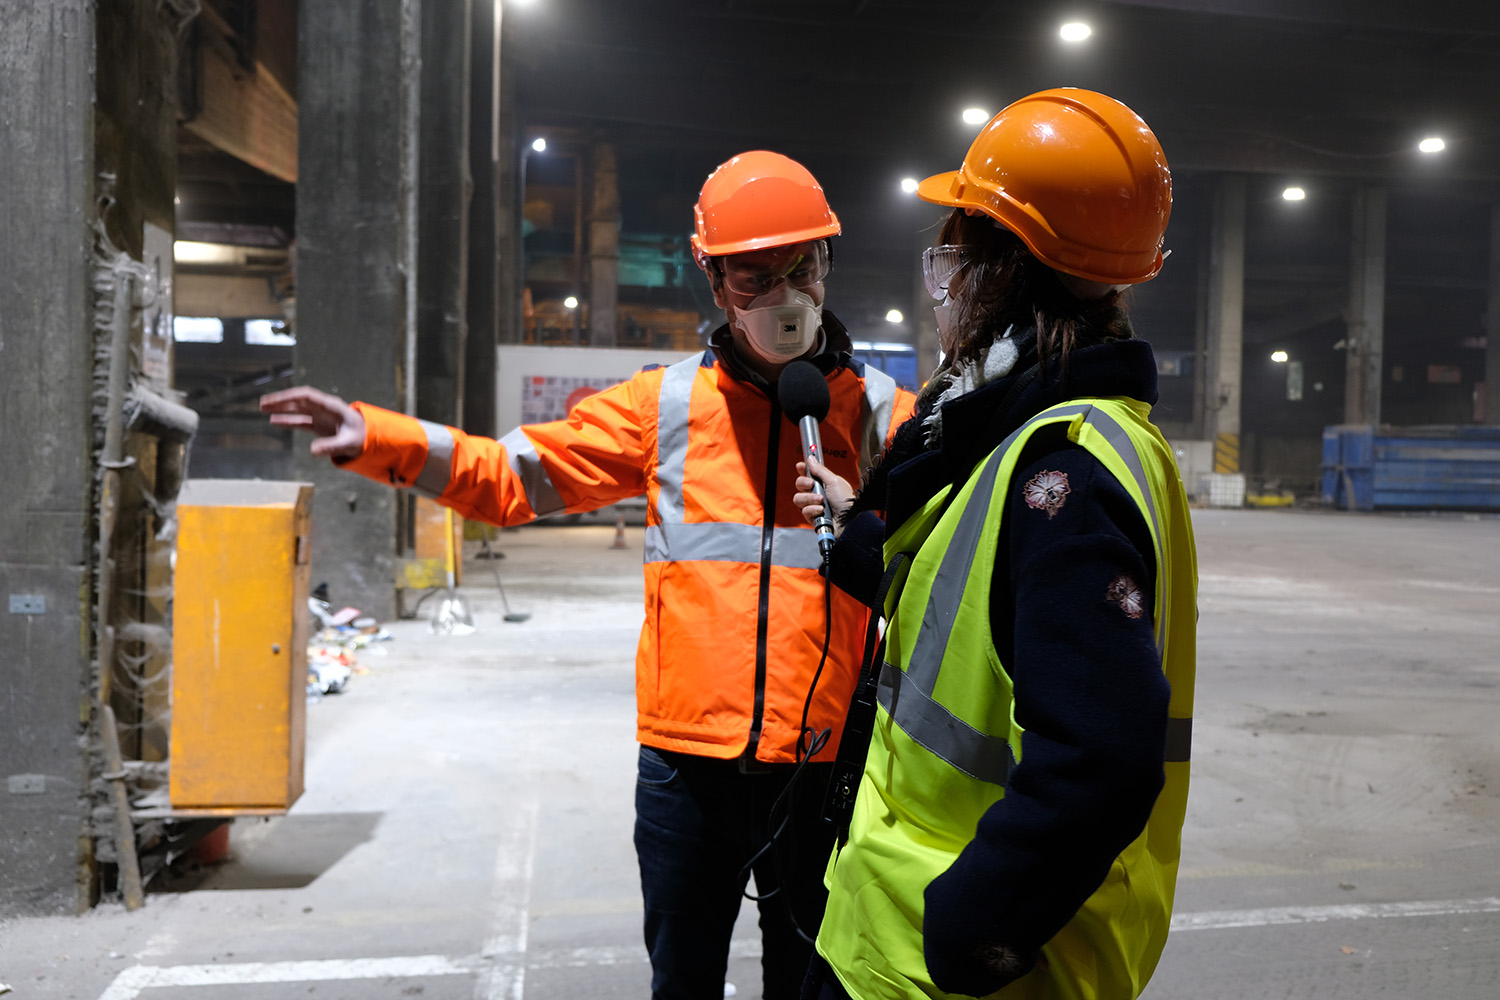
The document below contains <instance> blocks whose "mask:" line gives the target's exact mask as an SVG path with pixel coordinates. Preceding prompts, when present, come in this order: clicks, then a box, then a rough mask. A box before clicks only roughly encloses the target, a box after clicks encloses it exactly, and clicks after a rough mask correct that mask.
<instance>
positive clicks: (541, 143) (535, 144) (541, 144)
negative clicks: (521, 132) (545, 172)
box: [531, 136, 547, 153]
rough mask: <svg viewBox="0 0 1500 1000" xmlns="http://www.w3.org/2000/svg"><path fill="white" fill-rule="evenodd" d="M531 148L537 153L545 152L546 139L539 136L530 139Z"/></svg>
mask: <svg viewBox="0 0 1500 1000" xmlns="http://www.w3.org/2000/svg"><path fill="white" fill-rule="evenodd" d="M531 148H532V149H534V150H536V151H537V152H538V153H545V152H546V151H547V140H546V139H543V138H542V137H541V136H537V137H536V138H535V139H533V140H531Z"/></svg>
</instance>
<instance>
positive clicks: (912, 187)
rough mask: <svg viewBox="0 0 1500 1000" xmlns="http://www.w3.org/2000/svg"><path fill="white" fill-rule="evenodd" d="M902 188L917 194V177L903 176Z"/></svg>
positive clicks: (909, 192) (908, 192)
mask: <svg viewBox="0 0 1500 1000" xmlns="http://www.w3.org/2000/svg"><path fill="white" fill-rule="evenodd" d="M901 190H902V191H905V192H906V193H907V194H916V193H917V179H916V178H915V177H903V178H901Z"/></svg>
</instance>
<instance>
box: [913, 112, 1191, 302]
mask: <svg viewBox="0 0 1500 1000" xmlns="http://www.w3.org/2000/svg"><path fill="white" fill-rule="evenodd" d="M917 194H918V195H919V196H920V197H922V198H923V199H925V200H927V201H931V202H936V203H937V204H939V205H951V206H953V207H955V208H969V209H977V210H978V211H981V212H983V213H984V214H986V215H988V216H990V217H991V218H993V219H995V220H996V221H998V222H999V223H1000V224H1001V225H1003V226H1005V228H1007V229H1009V230H1010V231H1012V232H1013V233H1015V234H1016V235H1017V236H1019V237H1020V238H1021V239H1022V241H1024V242H1025V244H1026V246H1027V247H1028V248H1030V250H1031V252H1032V253H1033V254H1035V255H1036V256H1037V258H1038V259H1040V260H1041V261H1042V262H1043V263H1045V264H1047V265H1048V266H1049V267H1053V268H1056V269H1057V270H1059V271H1063V272H1066V273H1067V274H1073V275H1077V276H1078V277H1080V278H1087V279H1088V280H1090V281H1099V282H1103V283H1105V284H1111V285H1114V284H1120V285H1133V284H1137V283H1139V282H1142V281H1150V280H1151V279H1152V278H1154V277H1156V273H1157V272H1158V271H1160V270H1161V263H1162V259H1163V258H1162V252H1161V245H1162V238H1163V236H1164V235H1165V233H1166V230H1167V219H1168V218H1169V217H1170V216H1171V214H1172V174H1171V172H1170V171H1169V170H1168V169H1167V158H1166V156H1165V154H1163V153H1162V150H1161V144H1160V143H1158V142H1157V141H1156V136H1155V135H1153V134H1152V133H1151V129H1150V128H1148V127H1147V125H1146V123H1145V122H1144V121H1142V120H1141V118H1140V116H1139V115H1137V114H1136V113H1135V112H1134V111H1131V110H1130V109H1129V108H1127V107H1126V106H1125V105H1123V104H1121V103H1120V102H1119V101H1117V100H1115V99H1114V98H1112V97H1106V96H1104V95H1103V94H1097V93H1095V92H1094V91H1092V90H1078V89H1074V88H1071V87H1065V88H1060V89H1057V90H1043V91H1041V92H1040V93H1036V94H1032V95H1031V96H1030V97H1023V98H1021V99H1020V100H1019V101H1016V102H1015V103H1014V104H1012V105H1010V106H1009V107H1007V108H1005V109H1004V110H1003V111H1001V112H1000V113H999V114H997V115H996V116H995V117H994V118H992V119H990V123H989V124H988V125H986V126H985V127H984V130H983V131H981V132H980V133H979V136H978V138H976V139H975V140H974V144H973V145H972V146H970V147H969V152H968V154H967V155H966V156H965V157H964V162H963V166H961V167H960V168H959V169H958V170H955V171H952V172H950V173H946V174H938V175H936V176H934V177H929V178H927V179H926V180H925V181H923V182H922V183H921V184H920V185H919V186H918V187H917Z"/></svg>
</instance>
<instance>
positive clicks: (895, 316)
mask: <svg viewBox="0 0 1500 1000" xmlns="http://www.w3.org/2000/svg"><path fill="white" fill-rule="evenodd" d="M905 318H906V317H905V316H903V315H901V310H900V309H892V310H891V311H890V312H888V313H886V314H885V321H886V322H887V323H899V322H901V321H902V320H903V319H905Z"/></svg>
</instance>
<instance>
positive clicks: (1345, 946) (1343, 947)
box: [1339, 944, 1354, 955]
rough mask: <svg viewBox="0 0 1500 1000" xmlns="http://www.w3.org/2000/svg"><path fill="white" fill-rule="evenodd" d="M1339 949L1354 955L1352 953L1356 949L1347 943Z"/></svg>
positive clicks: (1346, 953)
mask: <svg viewBox="0 0 1500 1000" xmlns="http://www.w3.org/2000/svg"><path fill="white" fill-rule="evenodd" d="M1339 951H1341V952H1343V953H1344V954H1345V955H1352V954H1354V949H1353V948H1351V947H1349V946H1348V945H1347V944H1346V945H1341V946H1340V947H1339Z"/></svg>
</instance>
